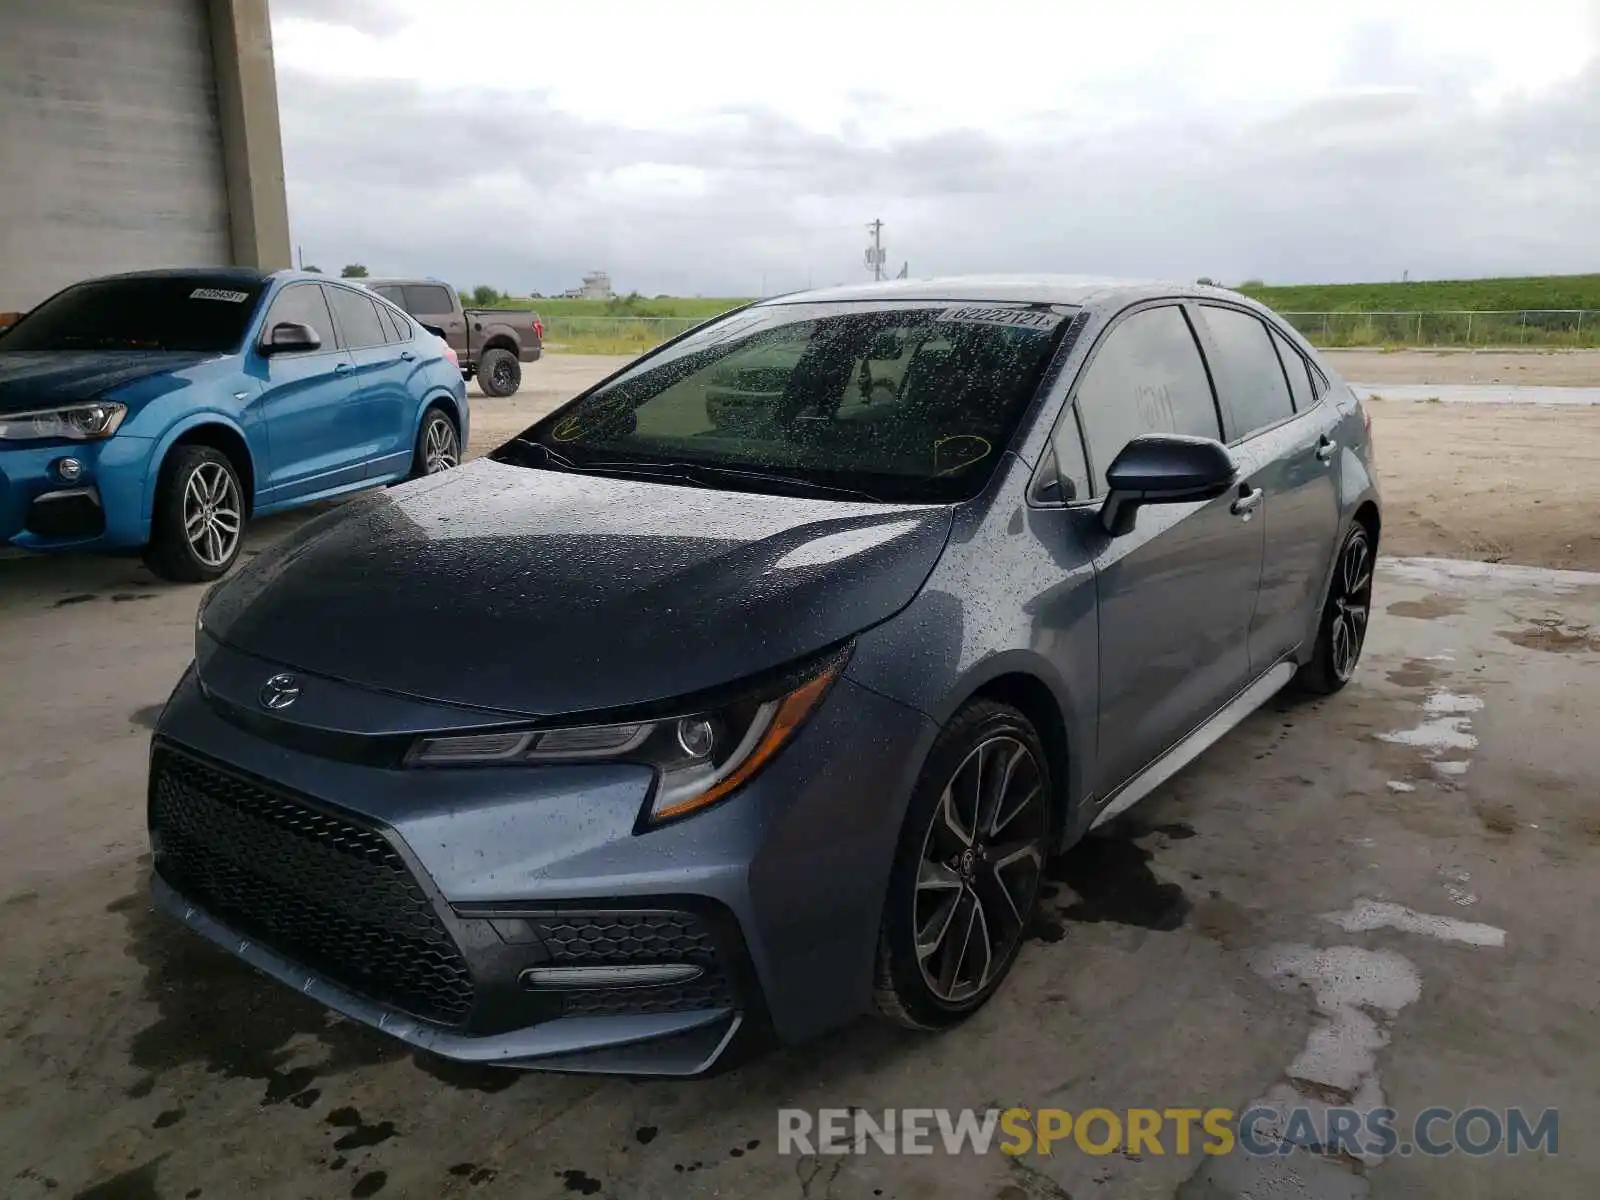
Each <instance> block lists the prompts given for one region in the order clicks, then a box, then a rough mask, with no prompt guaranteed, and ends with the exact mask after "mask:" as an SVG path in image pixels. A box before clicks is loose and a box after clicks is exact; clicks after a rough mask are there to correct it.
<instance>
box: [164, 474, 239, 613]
mask: <svg viewBox="0 0 1600 1200" xmlns="http://www.w3.org/2000/svg"><path fill="white" fill-rule="evenodd" d="M244 525H245V504H244V489H243V488H242V487H241V486H240V485H239V474H238V472H237V471H235V470H234V469H233V464H232V463H231V462H229V461H228V458H227V456H226V455H224V454H222V453H221V452H220V451H218V450H214V449H212V448H211V447H210V446H177V447H175V448H174V449H173V451H172V452H171V453H170V454H168V455H167V458H166V461H165V462H163V463H162V464H161V476H160V479H159V481H158V482H157V484H156V504H155V513H154V514H153V515H152V517H151V521H150V544H149V545H148V546H147V547H146V548H145V552H144V560H145V563H146V565H148V566H149V568H150V569H151V570H152V571H154V572H155V573H156V574H157V575H158V576H160V577H161V578H162V579H170V580H172V581H174V582H176V583H205V582H208V581H210V580H213V579H220V578H221V577H222V576H223V575H225V574H226V573H227V570H228V568H229V567H231V566H233V564H234V562H235V561H236V560H237V559H238V557H239V549H240V547H241V546H243V544H244Z"/></svg>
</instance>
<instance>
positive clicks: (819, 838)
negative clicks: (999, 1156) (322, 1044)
mask: <svg viewBox="0 0 1600 1200" xmlns="http://www.w3.org/2000/svg"><path fill="white" fill-rule="evenodd" d="M223 653H225V655H226V656H228V657H230V658H236V659H242V658H244V656H238V655H235V653H234V652H232V651H226V652H223ZM208 665H216V662H215V658H213V659H211V660H209V663H208ZM233 665H235V666H237V665H238V664H237V663H235V664H233ZM262 665H263V669H266V668H268V667H270V664H262ZM216 674H217V675H218V677H219V678H223V679H226V678H229V677H230V676H231V674H232V672H229V671H227V670H219V671H218V672H216ZM248 674H249V675H250V676H251V677H255V676H256V675H257V674H258V672H254V671H251V672H248ZM267 674H271V670H270V669H269V670H268V671H267ZM260 678H263V679H264V678H266V675H261V676H260ZM327 686H329V687H334V688H337V687H338V686H339V685H335V684H332V683H331V682H329V683H328V685H327ZM307 698H308V699H311V697H309V696H308V697H307ZM392 699H393V698H386V701H385V703H391V704H392ZM313 711H314V710H313ZM384 720H385V721H386V722H387V723H390V724H406V723H407V722H406V721H405V720H404V719H403V717H401V716H398V715H397V714H396V713H395V712H394V711H393V710H392V709H386V710H385V711H384ZM932 732H933V729H932V726H931V723H930V722H928V721H927V719H926V718H925V717H922V716H921V715H920V714H916V713H913V712H911V710H909V709H906V708H904V707H902V706H900V705H898V704H895V703H893V702H892V701H888V700H885V699H883V698H881V697H878V696H876V695H875V694H873V693H871V692H867V691H864V690H862V689H860V688H857V687H856V686H854V685H853V684H850V683H848V682H846V681H841V682H840V683H839V684H837V685H836V686H835V688H834V690H833V692H832V693H831V694H830V695H829V697H828V699H827V700H826V701H825V702H824V704H823V705H822V706H821V708H820V709H819V710H818V711H817V712H816V713H815V714H813V716H812V718H811V720H810V721H809V722H808V724H807V726H806V728H805V729H803V730H802V731H801V732H800V734H799V735H798V736H797V738H796V740H795V742H794V744H792V745H791V746H789V747H788V748H787V749H786V751H785V753H784V754H783V755H781V756H780V757H779V759H778V760H777V761H776V762H775V763H773V764H771V765H770V766H769V767H768V768H767V770H766V771H764V772H763V774H762V775H761V776H760V777H758V778H757V779H756V780H755V781H754V782H752V784H751V785H749V786H748V787H747V788H746V789H745V790H744V791H742V792H741V793H740V794H738V795H737V796H735V797H733V798H731V799H730V800H729V801H727V802H725V803H723V804H721V805H719V806H717V807H716V808H713V809H711V810H708V811H707V812H705V813H702V814H699V815H697V816H695V817H693V818H690V819H688V820H685V821H681V822H678V823H676V824H673V825H669V826H666V827H664V828H660V829H655V830H650V831H648V832H645V833H637V832H636V831H635V830H636V822H637V818H638V816H639V813H640V810H641V808H642V806H643V804H644V802H645V800H646V798H647V796H648V792H649V785H650V777H649V772H648V771H647V770H645V769H642V768H634V767H618V766H582V767H540V768H509V769H507V768H477V769H461V770H400V769H395V768H392V767H389V766H384V765H379V764H375V763H373V762H366V763H362V762H356V761H348V760H347V759H346V758H345V756H344V747H343V746H340V747H338V748H337V750H336V752H337V753H338V754H339V756H340V757H330V756H329V755H328V754H327V753H325V752H324V751H326V750H327V746H325V745H323V744H321V743H317V744H316V745H315V746H314V748H313V749H307V748H306V747H307V745H308V743H307V741H306V740H305V738H304V736H303V735H304V731H303V730H302V731H298V736H285V737H279V736H276V734H275V733H274V731H273V730H272V729H271V728H270V727H268V726H264V725H262V724H261V723H259V722H255V721H245V720H241V717H240V714H239V712H238V711H237V708H236V707H235V705H233V704H232V703H230V702H229V699H226V698H223V697H221V696H218V695H216V694H214V693H213V694H212V695H211V696H210V697H209V698H207V696H205V695H203V694H202V691H201V689H200V688H199V686H198V685H197V683H196V681H195V677H194V673H193V672H191V673H190V674H189V675H187V676H186V677H185V679H184V680H183V682H182V683H180V685H179V687H178V689H177V690H176V691H175V692H174V694H173V697H172V700H171V701H170V702H169V704H168V707H167V710H166V712H165V713H164V714H163V717H162V720H161V722H160V725H159V728H158V732H157V738H156V742H155V748H154V753H153V758H152V763H153V767H154V768H159V764H160V762H161V760H162V756H163V755H173V754H176V755H178V756H180V757H181V758H182V760H183V761H186V762H197V763H200V764H201V765H202V767H203V769H205V770H211V771H216V772H220V773H221V775H222V776H224V777H226V778H228V779H233V780H237V781H242V782H241V783H240V787H242V788H243V789H244V790H243V791H242V792H230V794H229V796H228V798H227V804H228V805H229V807H230V811H233V812H247V810H249V809H250V808H251V806H252V805H255V806H259V805H260V804H261V803H263V801H260V800H258V799H252V798H251V797H252V796H255V795H256V794H257V793H261V794H266V795H268V796H269V797H270V798H271V803H273V804H276V803H277V798H281V797H288V798H290V800H291V801H292V802H293V803H294V804H297V805H299V806H301V808H303V809H304V810H306V811H309V812H312V813H313V814H319V815H317V816H315V818H314V819H315V820H317V821H320V820H322V817H323V816H326V817H327V818H328V819H329V820H332V821H335V822H339V823H343V825H347V826H350V827H353V828H354V829H355V830H356V832H355V833H354V834H350V833H348V832H345V831H341V832H339V833H338V834H337V836H336V838H335V840H342V841H344V842H348V841H349V840H350V839H351V838H352V837H354V838H362V839H364V838H365V837H366V836H367V835H368V833H371V834H373V835H375V836H377V837H379V838H381V839H382V841H383V844H382V845H377V846H376V850H375V851H372V850H371V847H369V851H364V852H363V853H368V856H369V857H371V856H372V854H373V853H376V855H377V856H378V857H383V856H385V855H386V854H387V852H388V850H390V849H392V851H393V853H394V854H395V855H396V856H397V858H398V860H400V861H403V863H404V864H405V870H406V872H408V873H409V875H410V877H411V878H413V879H414V880H415V881H416V883H417V885H418V887H419V888H420V889H421V891H422V893H424V894H425V895H426V896H427V898H428V899H427V903H428V906H429V911H427V912H421V911H420V910H419V912H418V913H414V914H413V917H416V918H417V919H420V920H424V921H430V922H436V923H437V925H438V926H440V927H442V929H443V930H444V931H445V932H446V934H447V937H448V941H449V946H447V947H445V951H446V953H447V956H448V953H449V952H450V951H452V950H453V952H454V953H456V954H459V956H460V961H461V962H462V964H464V968H463V969H464V970H465V972H466V977H467V978H468V979H469V980H470V984H471V990H472V995H471V1000H470V1003H464V1004H457V1003H455V1002H453V1001H452V1002H450V1003H448V1004H445V1005H444V1006H443V1007H439V1006H437V1005H434V1006H432V1007H430V1005H431V1004H432V1001H431V999H430V998H429V996H426V995H425V996H423V997H422V999H421V1000H418V999H417V996H416V994H415V992H412V993H408V994H406V995H399V994H397V991H396V989H395V988H391V987H386V986H385V985H384V984H383V981H382V979H381V978H380V979H378V981H377V983H376V984H375V982H374V978H373V977H372V976H371V975H368V976H366V977H362V975H361V973H360V971H357V970H355V969H354V968H353V967H352V965H351V964H353V963H356V962H358V961H367V960H365V959H363V958H362V956H363V955H364V954H367V952H368V950H369V949H370V945H371V943H370V942H363V943H361V944H359V945H358V944H351V945H348V946H347V945H345V944H344V943H333V944H313V943H315V942H318V941H319V938H317V937H313V938H310V939H309V940H308V939H307V938H306V937H305V936H301V935H300V934H298V933H296V931H295V929H294V928H293V927H292V926H290V925H284V924H283V923H281V922H280V923H277V924H274V923H273V922H272V921H270V920H267V919H265V918H266V917H267V915H268V913H269V910H271V911H274V912H288V911H290V910H291V909H292V907H293V905H287V906H286V905H284V904H282V903H280V902H279V901H277V900H276V899H274V898H272V897H270V896H267V897H266V898H263V897H264V896H266V894H265V893H264V892H262V890H261V880H262V878H263V877H265V876H270V875H271V874H272V872H271V871H270V870H268V869H267V866H266V865H265V864H267V862H268V860H269V859H270V858H271V853H270V852H271V851H272V850H273V847H274V845H275V843H274V841H273V840H272V839H273V838H275V837H277V835H276V834H273V833H270V831H269V833H268V835H266V836H263V835H262V834H261V833H260V832H259V830H257V829H255V828H254V827H252V829H251V830H250V835H249V837H248V838H241V839H239V844H240V845H241V846H249V847H252V848H253V849H252V851H251V853H250V855H248V856H246V855H245V854H243V853H242V852H240V853H237V854H235V855H233V856H232V857H231V858H229V859H228V860H227V861H226V862H225V863H224V868H225V872H231V871H234V870H235V869H236V868H240V867H243V868H244V869H246V870H247V871H249V872H252V875H251V879H250V880H249V886H248V887H244V888H243V890H239V889H236V890H235V891H234V893H232V895H233V899H232V900H231V901H229V903H232V904H234V905H235V907H234V908H233V909H231V910H230V909H229V908H228V906H227V903H218V902H216V901H215V900H213V899H211V897H212V896H214V895H220V894H221V893H219V892H217V891H216V888H215V886H214V884H215V879H216V878H217V876H215V875H207V874H205V872H204V871H197V870H196V869H194V868H192V867H190V868H183V869H180V868H179V866H178V864H177V862H176V860H175V859H174V857H173V854H172V849H173V842H172V835H171V828H172V819H171V817H170V816H168V815H165V814H164V813H162V812H159V811H158V798H157V794H156V793H157V788H156V786H155V782H154V781H155V779H156V776H155V775H153V777H152V778H153V784H152V824H153V826H154V828H153V833H152V841H153V843H154V846H155V849H156V861H155V878H154V882H153V888H154V892H155V897H156V899H157V901H158V903H160V905H161V906H162V907H163V908H165V909H166V910H168V911H169V912H172V913H173V914H174V915H176V916H177V917H179V919H181V920H183V921H184V923H185V924H187V925H188V926H189V927H190V928H192V929H194V930H195V931H196V932H199V933H201V934H202V935H204V936H206V937H208V938H209V939H210V940H212V941H214V942H216V943H217V944H218V945H220V946H222V947H223V948H225V949H227V950H229V951H230V952H231V953H234V954H236V955H238V956H239V957H241V958H243V959H245V960H246V961H248V962H250V963H251V964H252V965H254V966H256V967H258V968H259V969H261V970H263V971H265V972H266V973H268V974H269V975H272V976H274V977H275V978H277V979H279V980H280V981H282V982H284V983H286V984H288V985H290V986H293V987H295V988H296V989H297V990H300V991H303V992H305V993H306V994H308V995H311V996H313V997H315V998H317V999H318V1000H320V1001H322V1002H323V1003H325V1004H327V1005H328V1006H329V1007H331V1008H333V1009H335V1010H336V1011H338V1012H340V1013H343V1014H344V1015H346V1016H348V1017H351V1018H353V1019H355V1020H359V1021H362V1022H365V1023H366V1024H369V1025H372V1026H374V1027H376V1028H378V1029H380V1030H383V1031H385V1032H388V1033H391V1034H393V1035H395V1036H397V1037H399V1038H401V1039H402V1040H404V1041H406V1042H409V1043H410V1044H412V1045H415V1046H419V1047H422V1048H424V1049H427V1050H429V1051H432V1052H434V1053H437V1054H441V1055H445V1056H447V1057H450V1058H455V1059H459V1060H462V1061H470V1062H480V1063H482V1062H492V1063H500V1064H505V1065H516V1066H525V1067H537V1068H544V1069H556V1070H569V1071H570V1070H588V1071H607V1072H625V1073H630V1074H671V1075H679V1074H697V1073H700V1072H702V1071H705V1070H707V1069H709V1068H711V1067H712V1066H713V1065H715V1064H716V1063H717V1062H718V1061H719V1059H721V1058H723V1056H724V1055H725V1054H726V1053H727V1051H728V1049H729V1047H730V1046H731V1045H734V1044H736V1043H737V1042H739V1041H742V1040H744V1038H745V1037H746V1036H748V1037H750V1038H759V1037H761V1036H763V1035H765V1034H769V1033H770V1034H773V1035H776V1037H777V1038H779V1039H780V1040H785V1041H794V1040H799V1039H801V1038H804V1037H808V1036H811V1035H813V1034H815V1033H818V1032H820V1031H822V1030H824V1029H826V1028H829V1027H832V1026H835V1025H838V1024H841V1023H843V1022H845V1021H847V1020H849V1019H851V1018H852V1017H854V1016H855V1015H857V1014H859V1013H860V1012H862V1011H864V1010H865V1009H866V1007H867V1006H868V1003H869V1001H870V995H871V991H870V989H871V978H872V963H873V956H874V952H875V947H876V941H877V936H878V925H879V918H880V915H881V911H882V903H883V893H884V889H885V887H886V884H887V876H888V871H889V868H890V865H891V863H892V860H893V855H894V848H895V844H896V840H897V837H898V832H899V826H900V821H901V819H902V816H903V811H904V810H903V805H904V799H905V796H906V794H908V792H909V786H910V776H911V774H912V771H911V764H912V763H914V762H920V761H921V753H922V751H923V749H924V748H925V746H926V744H927V742H928V741H930V740H931V737H932ZM290 742H293V743H294V744H293V745H290V744H288V743H290ZM207 786H209V787H212V790H215V787H216V786H220V785H207ZM229 786H231V785H229ZM252 789H253V790H252ZM227 819H229V820H232V819H234V818H232V817H229V818H227ZM296 819H297V820H298V818H296ZM206 836H208V837H210V839H211V841H212V842H213V843H215V842H216V840H217V839H216V836H215V834H214V832H213V833H212V834H208V835H206ZM224 840H228V839H224ZM374 845H376V844H374ZM317 853H318V854H319V855H320V854H322V851H321V849H320V848H319V849H318V851H317ZM318 861H319V862H321V861H326V858H325V857H324V858H322V859H319V860H318ZM320 874H321V868H320V867H316V866H315V864H313V867H312V868H310V869H308V868H305V867H302V866H298V865H297V866H294V867H293V869H288V868H286V869H284V870H282V871H279V872H278V873H277V875H278V878H279V880H280V881H281V880H283V879H292V880H296V881H299V882H298V883H297V885H296V886H299V887H301V888H302V889H307V888H309V889H312V890H313V891H314V890H315V889H316V888H322V889H323V890H322V891H321V892H320V894H309V893H307V894H306V895H304V896H302V897H300V899H304V900H306V901H307V902H308V903H310V904H311V905H312V908H313V909H316V906H317V905H319V904H321V905H324V906H326V907H324V908H322V909H316V911H318V912H324V913H325V912H331V911H333V910H334V909H335V908H337V909H340V910H341V912H340V919H343V917H346V916H349V915H350V913H351V911H352V905H356V907H357V908H359V903H358V902H356V901H355V900H353V899H351V897H356V896H365V897H372V896H374V895H378V894H380V892H381V888H374V887H373V886H370V885H368V884H366V883H361V884H360V886H356V887H346V886H343V885H340V884H338V883H336V882H327V881H324V882H323V883H317V882H316V880H317V879H318V878H319V876H320ZM240 896H244V897H245V902H244V903H243V904H242V905H241V903H240V900H239V897H240ZM298 902H299V901H298V900H297V901H296V903H298ZM357 915H358V917H359V918H360V919H361V920H369V918H370V919H373V920H375V921H376V923H377V924H378V925H381V926H384V927H385V928H384V929H382V930H380V933H382V935H383V936H384V937H385V938H390V937H391V935H393V934H394V933H395V931H396V930H399V931H400V935H401V936H410V935H411V934H412V933H414V932H415V930H416V928H417V926H416V924H415V921H413V919H412V917H408V918H407V919H406V923H404V924H402V923H397V922H396V921H393V920H390V919H389V918H386V917H379V918H371V914H370V913H365V914H362V913H358V914H357ZM663 922H664V923H663ZM336 923H337V922H336V921H330V920H329V919H326V918H324V917H319V918H318V921H317V924H316V928H317V929H319V930H322V931H324V933H325V932H326V931H327V930H328V929H330V928H332V927H333V925H334V924H336ZM663 929H667V930H669V931H672V930H676V931H678V932H677V933H670V935H666V934H662V932H661V931H662V930H663ZM680 935H681V936H680ZM363 936H366V935H363ZM663 939H665V940H663ZM322 940H323V941H324V942H325V941H326V939H322ZM435 948H436V947H435ZM381 950H382V953H383V954H391V955H392V953H393V946H392V943H389V942H386V943H385V944H384V946H383V947H381ZM422 952H424V953H432V952H433V951H432V949H425V950H424V951H422ZM407 953H411V951H409V950H408V951H407ZM397 961H400V960H397ZM663 962H666V963H683V962H688V963H691V964H693V965H695V966H697V967H699V968H701V975H700V977H699V978H698V979H697V980H696V981H695V982H693V983H692V984H685V985H684V986H682V987H677V986H663V985H659V984H656V985H649V986H645V985H635V986H625V985H621V984H619V985H616V986H614V987H608V986H603V985H600V986H591V984H590V983H584V984H583V985H581V986H579V985H575V984H568V985H567V988H566V989H557V990H556V991H552V990H548V989H546V988H545V987H544V986H542V985H530V983H529V982H528V978H529V977H527V976H525V972H527V971H528V970H529V969H530V968H537V969H542V968H547V967H552V966H553V967H558V968H559V967H570V966H573V965H577V966H586V965H594V964H611V965H617V964H621V965H629V964H634V965H637V964H656V965H660V964H662V963H663ZM403 966H404V964H403V961H402V962H401V967H400V968H396V969H401V968H403ZM448 969H449V970H450V971H454V970H455V967H454V966H453V965H451V966H449V968H448ZM535 973H536V974H537V973H538V972H537V971H536V972H535ZM574 988H575V989H576V990H572V989H574ZM400 990H401V991H403V990H404V989H400ZM736 1035H738V1036H736Z"/></svg>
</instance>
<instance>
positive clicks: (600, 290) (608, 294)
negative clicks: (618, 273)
mask: <svg viewBox="0 0 1600 1200" xmlns="http://www.w3.org/2000/svg"><path fill="white" fill-rule="evenodd" d="M616 297H617V293H616V292H614V291H612V290H611V276H610V275H608V274H606V273H605V272H604V271H590V272H589V273H588V274H587V275H585V276H584V277H583V286H582V287H575V288H568V289H567V290H566V291H564V292H562V293H561V298H562V299H563V300H615V299H616Z"/></svg>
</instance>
